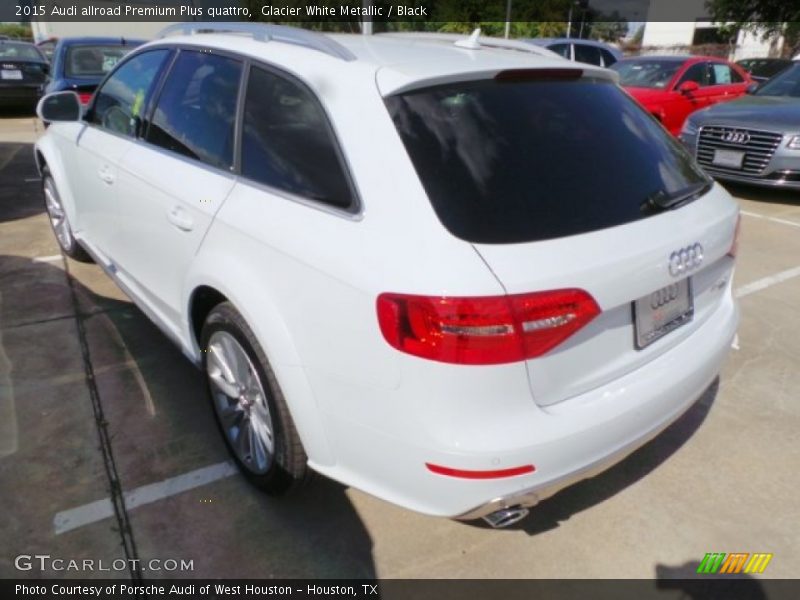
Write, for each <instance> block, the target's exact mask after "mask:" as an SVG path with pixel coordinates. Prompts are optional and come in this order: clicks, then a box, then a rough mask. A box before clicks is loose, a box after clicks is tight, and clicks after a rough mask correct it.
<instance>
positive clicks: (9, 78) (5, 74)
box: [0, 58, 47, 85]
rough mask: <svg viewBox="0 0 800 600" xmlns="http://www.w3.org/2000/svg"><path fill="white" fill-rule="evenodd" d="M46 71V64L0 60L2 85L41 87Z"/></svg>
mask: <svg viewBox="0 0 800 600" xmlns="http://www.w3.org/2000/svg"><path fill="white" fill-rule="evenodd" d="M46 70H47V65H46V64H45V63H38V62H30V61H24V60H9V59H3V58H0V84H6V85H13V84H21V85H41V84H42V83H44V80H45V76H46Z"/></svg>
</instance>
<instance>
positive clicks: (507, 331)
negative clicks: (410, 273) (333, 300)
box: [377, 289, 600, 365]
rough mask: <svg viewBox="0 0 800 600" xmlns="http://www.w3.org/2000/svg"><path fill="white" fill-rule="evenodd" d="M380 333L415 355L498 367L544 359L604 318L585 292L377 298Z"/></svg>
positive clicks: (394, 345)
mask: <svg viewBox="0 0 800 600" xmlns="http://www.w3.org/2000/svg"><path fill="white" fill-rule="evenodd" d="M377 308H378V322H379V324H380V328H381V333H383V337H384V338H385V339H386V341H387V342H388V343H389V344H390V345H391V346H392V347H394V348H397V349H398V350H400V351H402V352H406V353H408V354H413V355H414V356H419V357H422V358H427V359H430V360H436V361H440V362H446V363H455V364H463V365H496V364H501V363H511V362H517V361H521V360H526V359H529V358H535V357H537V356H541V355H542V354H544V353H545V352H547V351H549V350H552V349H553V348H555V347H556V346H558V345H559V344H560V343H562V342H563V341H564V340H566V339H567V338H568V337H570V336H571V335H572V334H573V333H575V332H576V331H578V330H579V329H581V328H582V327H583V326H584V325H586V324H587V323H588V322H589V321H591V320H592V319H593V318H594V317H596V316H597V315H599V314H600V307H599V306H597V303H596V302H595V301H594V298H592V297H591V296H590V295H589V294H588V293H586V292H584V291H583V290H577V289H566V290H554V291H550V292H534V293H530V294H514V295H509V296H484V297H457V298H450V297H431V296H412V295H407V294H388V293H387V294H381V295H380V296H378V303H377Z"/></svg>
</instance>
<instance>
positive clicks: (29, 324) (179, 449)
mask: <svg viewBox="0 0 800 600" xmlns="http://www.w3.org/2000/svg"><path fill="white" fill-rule="evenodd" d="M2 214H3V213H2V212H0V215H2ZM0 220H2V216H0ZM67 264H68V265H69V266H70V270H73V269H74V270H75V271H76V272H78V273H79V274H80V277H79V278H80V280H82V281H85V282H86V283H87V285H84V284H83V283H81V281H79V280H78V279H76V278H74V277H73V278H72V285H71V286H70V285H69V282H68V279H67V277H65V273H64V269H62V268H61V267H60V266H56V265H55V264H48V263H42V262H34V261H32V260H31V259H29V258H24V257H20V256H8V255H5V256H3V255H0V359H2V358H3V357H5V358H4V359H3V360H0V376H2V375H3V374H4V373H5V380H6V381H5V384H4V385H5V387H2V386H0V401H2V400H3V392H4V390H5V392H10V395H9V394H6V396H7V398H11V400H12V401H13V399H14V389H15V387H16V388H17V402H16V406H15V407H10V409H9V410H7V411H5V412H3V410H2V406H0V413H2V414H6V413H8V415H7V416H10V415H14V418H15V419H17V420H18V421H19V424H20V426H19V429H20V430H21V429H22V427H23V424H25V423H28V424H31V423H32V424H33V425H34V426H35V427H37V428H40V429H41V431H30V432H28V433H27V434H26V435H27V437H28V439H29V441H28V442H27V444H28V445H27V448H25V449H24V451H23V449H20V450H19V451H18V452H17V451H16V449H15V451H14V452H12V453H11V454H7V455H6V456H5V457H0V460H2V461H25V462H27V463H28V464H26V465H14V469H13V470H12V471H13V472H14V473H25V472H27V471H28V469H30V470H33V471H35V470H42V469H44V468H49V467H48V465H46V464H42V463H45V462H46V461H47V460H48V458H46V456H50V455H52V454H53V452H54V450H58V448H59V447H61V452H62V453H63V454H64V455H65V456H66V455H69V454H70V453H71V452H75V451H77V449H76V444H78V445H80V446H81V451H82V452H83V453H84V454H86V453H92V452H98V453H99V452H100V450H99V449H97V436H95V435H90V436H87V435H86V433H85V432H83V433H80V434H79V433H77V432H73V433H70V431H68V430H66V429H68V427H66V429H65V427H61V428H60V429H59V430H58V431H59V433H58V435H52V431H51V429H52V425H47V424H46V423H43V422H41V419H38V420H37V419H36V418H35V416H36V415H37V414H40V412H41V410H42V406H41V405H46V404H52V403H53V402H55V397H56V396H57V394H56V389H57V386H59V385H62V384H64V385H66V384H67V383H68V384H69V385H71V386H73V387H76V388H77V393H72V394H71V395H70V396H69V398H68V401H70V402H81V403H90V402H91V400H90V396H89V393H88V391H87V390H88V389H89V388H88V383H87V380H86V377H85V375H86V374H85V373H84V366H85V365H84V362H83V360H82V358H81V344H80V337H79V331H80V329H82V331H83V332H84V337H83V339H84V340H85V342H86V347H88V353H89V357H90V364H91V367H92V370H93V380H94V382H95V384H96V389H97V392H98V394H99V399H100V404H101V406H102V411H103V415H102V419H100V421H102V422H103V425H104V426H106V427H107V430H108V434H109V438H110V440H111V442H110V444H111V448H112V451H113V454H114V461H115V464H116V466H115V468H116V470H117V472H118V474H119V479H120V482H121V485H122V488H123V490H124V491H125V492H126V493H128V492H130V491H131V490H134V489H137V488H140V487H142V486H146V485H150V484H154V483H158V482H162V481H166V480H169V479H171V478H175V477H178V476H181V475H184V474H186V473H190V472H193V471H194V470H197V469H202V468H205V467H208V466H209V465H214V464H219V463H221V462H224V461H227V460H228V458H229V457H228V454H227V451H226V449H225V446H224V443H223V441H222V438H221V434H220V433H219V431H218V430H217V426H216V422H215V420H214V417H213V414H212V410H211V407H210V403H209V402H208V400H207V397H206V393H205V380H204V377H203V375H202V373H201V372H200V371H199V370H198V369H196V368H195V367H194V366H192V365H191V364H190V362H189V361H188V360H187V359H186V358H184V357H183V355H182V354H181V352H180V351H179V350H178V349H177V348H176V347H175V346H174V345H173V344H172V343H171V342H170V341H169V340H168V339H167V338H166V337H165V336H164V335H163V334H162V333H161V332H160V331H159V330H158V329H157V328H156V327H155V326H154V325H152V324H151V323H150V321H149V320H147V318H146V317H145V316H144V315H143V314H142V313H141V312H140V311H139V310H138V309H137V308H136V307H135V306H134V305H133V304H131V303H130V302H126V301H122V300H116V299H114V298H110V297H106V296H104V295H102V294H98V293H96V292H95V291H94V290H93V289H90V288H89V287H87V286H88V285H91V286H92V288H97V287H99V288H102V287H103V286H104V285H108V284H109V282H108V281H107V280H105V279H104V278H105V275H103V274H101V272H100V270H99V267H96V266H93V265H77V264H76V263H74V262H72V261H69V262H68V263H67ZM95 270H96V272H95ZM76 300H77V306H78V308H79V314H80V323H81V325H82V328H78V327H76V326H75V325H76V321H75V320H74V316H75V314H76V310H75V307H76ZM4 340H5V343H3V341H4ZM20 340H23V341H24V343H20V342H19V341H20ZM66 363H68V368H66V367H65V366H64V365H65V364H66ZM37 380H38V381H37ZM51 382H52V384H51ZM2 383H3V378H2V377H0V384H2ZM32 386H36V389H37V390H38V391H37V392H36V393H35V394H27V395H24V394H22V392H23V391H24V390H26V389H30V388H31V387H32ZM23 395H24V401H23ZM51 395H52V396H53V398H48V396H51ZM7 398H6V399H7ZM58 398H59V400H58V403H59V404H61V408H62V409H63V408H65V407H64V406H63V401H64V400H63V399H62V397H61V396H58ZM0 404H2V402H0ZM81 408H84V407H83V406H82V407H81ZM11 409H13V410H11ZM95 418H97V415H95ZM37 423H38V425H37ZM85 425H86V424H85V422H84V423H83V424H82V426H84V427H85ZM78 440H83V441H78ZM89 449H90V450H89ZM48 453H49V454H48ZM56 455H58V452H57V453H56ZM77 468H80V466H78V467H77ZM12 471H8V470H6V471H4V470H3V469H0V488H5V489H14V490H16V492H15V494H16V495H18V496H19V497H20V498H24V497H37V498H39V499H38V500H37V501H36V502H35V503H31V505H30V506H26V505H25V504H19V505H18V508H17V512H18V513H19V514H16V515H13V516H12V518H14V519H15V520H16V521H17V522H19V523H21V524H23V530H25V529H24V528H25V525H24V524H25V523H28V522H31V523H32V522H34V520H35V521H36V522H40V523H42V522H44V523H52V520H53V515H55V514H56V513H58V512H60V511H64V510H68V509H72V508H76V504H77V505H82V504H84V503H85V502H87V500H86V499H81V500H79V501H78V500H76V499H74V498H75V496H77V495H80V494H79V492H80V490H76V494H75V495H73V497H72V499H71V498H70V496H69V495H68V494H49V495H48V494H42V493H41V490H40V489H33V487H32V485H31V484H30V483H29V482H28V481H26V480H25V479H24V478H20V480H18V481H17V480H12V481H7V480H5V478H6V477H7V475H4V473H6V474H7V473H9V472H12ZM73 475H74V476H75V477H77V475H78V474H76V473H72V474H71V475H68V477H72V476H73ZM8 477H12V478H13V477H14V476H13V475H12V476H8ZM346 492H347V489H346V488H345V487H344V486H342V485H340V484H338V483H335V482H333V481H330V480H326V479H324V478H321V477H320V478H317V479H315V480H312V481H311V482H310V483H309V484H308V485H306V486H305V487H304V488H302V489H301V490H299V491H298V492H296V493H295V494H294V495H293V496H291V497H287V498H283V499H276V498H271V497H269V496H266V495H264V494H263V493H261V492H259V491H257V490H255V489H254V488H253V487H252V486H250V485H249V484H247V483H246V481H245V479H244V478H243V477H241V476H240V475H238V474H236V475H234V476H228V477H223V478H222V479H219V480H216V481H213V482H211V483H208V484H206V485H204V486H202V487H200V488H195V489H194V490H190V491H186V492H183V493H180V494H176V495H173V496H168V497H166V498H163V499H160V500H156V501H154V502H151V503H149V504H146V505H143V506H138V507H136V508H133V509H131V510H129V511H128V512H129V522H130V527H131V530H132V533H133V538H134V540H135V543H136V546H137V547H138V549H139V555H140V556H142V557H143V558H152V557H164V556H169V557H178V558H183V559H192V560H193V561H194V571H193V572H191V573H184V574H182V576H188V577H205V578H213V577H227V578H255V577H274V578H291V577H310V578H374V577H376V571H375V566H374V563H373V557H372V540H371V538H370V535H369V533H368V532H367V529H366V527H365V526H364V524H363V522H362V521H361V519H360V517H359V515H358V513H357V512H356V511H355V509H354V507H353V505H352V503H351V502H350V499H349V498H348V496H347V493H346ZM84 495H85V492H84ZM91 499H92V500H101V499H102V498H99V497H98V498H94V497H92V498H91ZM106 522H107V524H108V527H113V526H114V525H115V523H113V522H112V520H111V519H107V521H106ZM51 527H52V526H51ZM89 531H92V530H91V529H88V528H84V529H77V530H75V531H74V532H72V531H70V532H68V533H65V534H63V535H60V536H58V537H57V538H56V539H58V540H59V542H60V543H66V542H67V541H68V540H69V539H79V537H80V536H78V537H76V538H70V537H68V536H73V535H75V533H78V532H83V533H81V535H84V536H85V535H87V534H88V532H89ZM45 534H47V531H45ZM47 535H51V534H47ZM24 537H25V536H24V535H23V536H22V538H24ZM32 543H33V544H34V545H35V543H36V542H35V541H33V540H26V539H17V540H16V541H14V542H13V543H12V546H13V548H11V549H10V550H19V551H20V552H21V551H23V550H26V549H28V550H29V549H30V548H29V547H28V546H30V545H31V544H32ZM45 549H47V548H44V547H43V548H40V550H45ZM68 551H69V549H65V550H63V552H68ZM153 575H154V574H153V573H149V574H148V573H145V574H144V576H145V578H146V579H149V578H150V577H152V576H153ZM173 575H174V574H173Z"/></svg>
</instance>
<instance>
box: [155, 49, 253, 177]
mask: <svg viewBox="0 0 800 600" xmlns="http://www.w3.org/2000/svg"><path fill="white" fill-rule="evenodd" d="M241 74H242V64H241V63H240V62H239V61H236V60H233V59H230V58H226V57H224V56H218V55H215V54H207V53H201V52H194V51H188V50H183V51H181V53H180V54H179V55H178V58H177V59H176V60H175V64H174V65H173V67H172V69H171V70H170V72H169V76H168V77H167V78H166V80H165V83H164V88H163V90H162V91H161V95H160V96H159V98H158V102H157V103H156V107H155V111H154V112H153V117H152V120H151V122H150V124H149V126H148V128H147V135H146V139H147V141H148V142H150V143H152V144H155V145H156V146H160V147H162V148H165V149H167V150H170V151H171V152H175V153H177V154H180V155H182V156H187V157H189V158H193V159H196V160H199V161H202V162H204V163H206V164H209V165H211V166H213V167H218V168H221V169H229V168H230V167H231V166H232V165H233V147H234V129H235V127H234V124H235V120H236V104H237V99H238V96H239V82H240V80H241Z"/></svg>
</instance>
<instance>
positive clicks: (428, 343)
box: [35, 24, 738, 526]
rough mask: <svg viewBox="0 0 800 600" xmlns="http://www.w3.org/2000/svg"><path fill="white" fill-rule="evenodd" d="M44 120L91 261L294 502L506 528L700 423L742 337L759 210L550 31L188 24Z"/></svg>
mask: <svg viewBox="0 0 800 600" xmlns="http://www.w3.org/2000/svg"><path fill="white" fill-rule="evenodd" d="M192 27H202V29H203V30H204V31H198V30H192V29H191V28H192ZM38 110H39V115H40V116H41V117H42V118H43V119H44V120H46V121H47V122H49V123H50V124H51V126H50V127H49V128H48V129H47V132H46V134H45V135H44V136H43V137H42V138H41V139H40V140H39V141H38V143H37V144H36V147H35V154H36V161H37V164H38V166H39V169H40V171H41V174H42V179H43V187H44V196H45V200H46V206H47V211H48V213H49V216H50V219H51V222H52V225H53V230H54V232H55V235H56V237H57V238H58V241H59V243H60V245H61V248H62V250H63V252H64V253H65V254H67V255H69V256H71V257H73V258H76V259H87V260H94V261H96V262H97V264H99V265H100V266H101V267H103V269H105V271H106V272H107V273H108V274H109V276H110V277H112V278H113V279H114V281H115V282H116V283H117V284H118V285H119V286H120V287H121V288H122V289H123V290H124V291H125V292H126V293H127V294H128V295H130V297H131V298H132V299H133V300H134V301H135V302H136V304H137V305H138V306H139V307H140V308H141V309H142V311H144V312H145V313H146V314H147V315H148V316H149V317H150V318H151V319H152V320H153V321H154V322H155V323H156V324H157V325H158V326H159V327H160V328H161V329H162V330H163V331H164V332H165V333H166V335H167V336H169V337H170V338H172V339H173V340H174V341H175V342H176V343H177V344H178V345H179V346H180V347H181V348H182V350H183V352H184V353H185V354H186V355H187V356H188V357H189V359H190V360H192V361H193V362H194V363H196V364H197V365H198V366H200V367H201V368H202V369H203V371H204V372H205V375H206V377H207V379H208V389H209V395H210V398H211V403H212V405H213V408H214V410H215V413H216V417H217V419H218V421H219V425H220V429H221V431H222V433H223V435H224V437H225V439H226V442H227V444H228V446H229V447H230V450H231V452H232V454H233V456H234V457H235V459H236V461H237V462H238V464H239V466H240V467H241V469H242V471H243V473H244V474H245V475H246V476H247V477H248V478H249V479H250V480H251V481H252V482H253V483H255V484H256V485H258V486H260V487H262V488H264V489H265V490H266V491H268V492H269V493H273V494H279V493H282V492H285V491H287V490H289V489H290V488H294V487H296V484H297V483H299V482H301V481H302V480H304V479H305V478H306V476H307V475H308V473H310V472H311V471H316V472H319V473H322V474H323V475H326V476H328V477H331V478H333V479H335V480H338V481H340V482H342V483H344V484H346V485H350V486H354V487H356V488H359V489H362V490H365V491H367V492H369V493H371V494H374V495H376V496H378V497H380V498H384V499H386V500H388V501H391V502H394V503H397V504H399V505H401V506H404V507H407V508H410V509H413V510H416V511H420V512H423V513H427V514H431V515H440V516H446V517H453V518H461V519H472V518H478V517H486V518H487V520H488V521H489V522H490V523H492V524H493V525H494V526H504V525H508V524H510V523H512V522H514V521H516V520H518V519H520V518H522V517H523V516H524V515H525V514H526V513H527V508H526V507H530V506H533V505H534V504H536V503H537V502H538V501H539V500H541V499H543V498H545V497H547V496H549V495H552V494H553V493H555V492H556V491H558V490H559V489H561V488H563V487H564V486H566V485H569V484H570V483H573V482H575V481H578V480H580V479H583V478H586V477H589V476H591V475H593V474H595V473H598V472H599V471H601V470H603V469H604V468H607V467H608V466H610V465H612V464H614V463H615V462H617V461H619V460H620V459H621V458H622V457H624V456H625V455H627V454H629V453H630V452H632V451H633V450H634V449H636V448H637V447H639V446H641V445H642V444H644V443H645V442H646V441H647V440H649V439H651V438H652V437H653V436H655V435H656V434H657V433H658V432H659V431H661V430H662V429H664V428H665V427H666V426H667V425H669V424H670V423H671V422H673V421H674V420H675V419H677V418H678V417H679V416H680V415H681V414H682V413H683V412H684V411H685V410H686V409H687V408H688V407H689V406H691V405H692V403H693V402H694V401H695V400H696V399H697V398H698V397H699V396H700V395H701V394H702V393H703V391H704V390H706V389H707V387H708V386H709V385H710V384H711V383H712V382H713V381H714V380H715V378H716V377H717V374H718V372H719V370H720V367H721V365H722V363H723V361H724V359H725V357H726V355H727V353H728V349H729V347H730V345H731V340H732V338H733V336H734V333H735V331H736V326H737V322H738V312H737V308H736V305H735V302H734V299H733V297H732V293H731V279H732V276H733V268H734V256H735V252H736V237H737V230H738V208H737V205H736V204H735V202H734V201H733V200H732V199H731V198H730V196H729V195H728V194H727V193H726V192H725V190H723V188H721V187H720V186H719V185H716V184H714V182H713V181H712V180H711V179H709V177H708V176H706V175H705V174H704V173H703V172H702V171H701V170H700V169H699V167H698V166H697V165H696V164H695V162H694V161H693V160H692V158H691V157H690V156H689V155H688V154H687V153H686V151H685V150H684V149H683V148H682V146H681V145H680V143H679V142H678V141H677V140H674V139H673V138H672V137H671V136H670V135H669V134H667V133H666V132H665V130H664V129H662V127H661V126H660V125H659V124H658V123H656V122H655V121H654V120H653V119H652V118H651V117H650V116H649V115H648V114H647V113H646V112H645V111H643V110H642V109H641V108H640V107H639V106H638V105H637V104H636V103H635V102H634V101H633V100H632V99H631V98H630V97H628V96H627V95H626V94H625V93H624V92H623V91H622V90H621V89H620V88H619V87H618V86H617V85H616V80H615V75H614V74H613V73H611V72H609V71H607V70H605V69H602V68H600V67H593V66H590V65H583V64H580V65H579V64H576V63H571V62H568V61H566V60H563V59H561V58H559V57H557V56H555V55H554V54H552V53H550V52H548V51H547V50H544V49H540V48H537V47H535V46H531V45H528V44H524V43H520V42H511V41H503V40H495V39H481V38H480V37H479V35H478V33H477V32H476V34H473V36H471V37H469V38H467V39H459V38H458V36H455V37H451V36H446V35H427V36H426V35H421V34H407V35H376V36H356V35H351V36H348V35H331V36H324V35H322V34H317V33H312V32H308V31H303V30H299V29H294V28H286V27H280V26H269V25H259V24H254V25H245V24H238V25H237V24H225V25H220V24H199V25H198V24H193V25H178V26H173V27H172V28H170V29H169V30H167V31H165V33H164V35H163V36H162V37H161V38H160V39H158V40H156V41H154V42H152V43H149V44H146V45H144V46H142V47H140V48H138V49H137V50H136V51H134V52H133V53H131V54H130V55H128V56H127V57H125V59H124V60H122V61H121V62H120V63H119V64H118V65H117V66H116V68H115V69H114V70H113V71H112V72H111V73H110V74H109V75H108V76H107V78H106V79H105V81H104V82H103V83H102V84H101V85H100V87H99V88H98V90H97V91H96V92H95V94H94V97H93V98H92V100H91V102H90V104H89V105H88V106H87V107H86V109H85V110H84V109H81V107H80V103H79V101H78V98H77V97H76V96H75V94H73V93H71V92H61V93H58V94H54V95H50V96H47V97H45V98H43V99H42V101H41V102H40V104H39V108H38Z"/></svg>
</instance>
